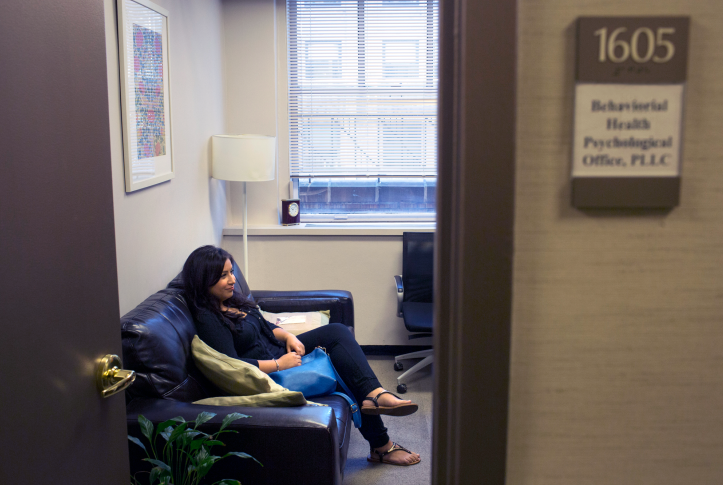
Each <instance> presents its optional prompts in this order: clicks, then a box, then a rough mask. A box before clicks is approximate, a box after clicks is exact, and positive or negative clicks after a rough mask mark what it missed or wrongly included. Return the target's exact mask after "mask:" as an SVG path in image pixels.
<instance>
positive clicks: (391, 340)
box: [223, 236, 432, 345]
mask: <svg viewBox="0 0 723 485" xmlns="http://www.w3.org/2000/svg"><path fill="white" fill-rule="evenodd" d="M223 246H224V248H225V249H226V250H228V251H229V252H230V253H231V254H233V255H234V257H235V258H236V260H237V262H238V263H239V265H241V266H243V240H242V238H240V237H238V236H227V237H225V238H224V244H223ZM401 246H402V237H401V236H336V237H335V236H295V237H279V236H252V237H249V274H250V276H251V278H250V280H251V283H250V285H251V288H252V289H254V288H255V289H259V290H329V289H340V290H348V291H351V293H352V296H353V297H354V321H355V336H356V339H357V341H358V342H359V343H360V344H361V345H410V344H411V345H431V343H432V342H431V339H430V338H421V339H415V340H413V341H411V342H410V341H409V339H408V336H409V332H407V330H406V329H405V328H404V323H403V321H402V319H401V318H398V317H397V316H396V314H397V297H396V287H395V286H394V275H395V274H401V273H402V251H401Z"/></svg>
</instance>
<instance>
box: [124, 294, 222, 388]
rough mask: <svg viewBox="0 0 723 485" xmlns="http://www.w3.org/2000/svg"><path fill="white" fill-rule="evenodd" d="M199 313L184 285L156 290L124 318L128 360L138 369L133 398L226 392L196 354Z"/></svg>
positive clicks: (126, 363) (133, 367)
mask: <svg viewBox="0 0 723 485" xmlns="http://www.w3.org/2000/svg"><path fill="white" fill-rule="evenodd" d="M195 334H196V327H195V325H194V324H193V318H192V317H191V313H190V311H189V310H188V307H187V306H186V302H185V300H184V299H183V296H182V293H181V291H180V290H178V289H165V290H161V291H159V292H157V293H154V294H153V295H151V296H150V297H148V298H147V299H146V300H145V301H144V302H143V303H141V304H140V305H138V306H137V307H136V308H134V309H133V310H131V311H130V312H128V313H127V314H126V315H124V316H123V317H122V318H121V337H122V339H123V364H124V367H125V368H126V369H131V370H134V371H136V374H137V377H136V381H135V383H134V384H133V385H132V386H131V387H129V388H128V391H127V394H126V396H127V397H128V399H129V400H130V399H134V398H136V397H157V398H162V399H170V400H174V401H188V402H192V401H198V400H200V399H205V398H207V397H212V396H218V395H223V394H224V393H223V392H221V391H220V390H219V389H218V388H216V387H215V386H214V385H213V384H211V383H210V382H209V381H208V380H207V379H206V378H205V377H204V376H203V374H201V373H200V372H199V371H198V369H196V366H195V364H194V363H193V359H192V357H191V341H192V340H193V336H194V335H195Z"/></svg>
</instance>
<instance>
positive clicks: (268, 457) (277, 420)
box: [126, 399, 342, 485]
mask: <svg viewBox="0 0 723 485" xmlns="http://www.w3.org/2000/svg"><path fill="white" fill-rule="evenodd" d="M126 411H127V419H128V434H129V435H130V436H134V437H137V438H140V439H141V440H142V441H144V442H145V441H146V440H145V438H143V435H142V433H141V430H140V427H139V425H138V415H139V414H142V415H143V416H144V417H146V418H147V419H149V420H150V421H151V422H153V423H154V425H157V424H158V423H161V422H163V421H165V420H167V419H170V418H172V417H175V416H182V417H183V418H184V419H186V420H193V419H195V418H196V416H197V415H198V414H199V413H200V412H201V411H205V412H210V413H215V414H216V416H215V417H214V418H212V419H211V420H210V421H208V422H207V423H205V424H203V425H202V426H199V429H200V430H202V431H204V432H206V433H213V432H215V431H216V430H217V429H218V427H219V426H220V424H221V422H222V421H223V418H224V417H225V416H226V415H227V414H229V413H233V412H238V413H242V414H246V415H249V416H251V417H250V418H242V419H239V420H237V421H234V422H233V423H231V424H230V425H229V427H228V428H227V429H230V430H233V431H237V433H225V434H223V435H221V437H220V439H221V441H223V443H224V444H225V445H226V446H225V447H223V448H221V447H217V448H214V449H213V453H214V454H217V455H222V454H224V453H225V452H228V451H242V452H245V453H248V454H249V455H251V456H253V457H254V458H256V459H257V460H259V461H260V462H261V463H262V465H263V467H261V466H259V465H258V464H257V463H256V462H254V461H253V460H248V459H240V458H236V457H229V458H226V459H224V460H221V461H219V462H218V463H217V464H215V465H214V467H213V468H212V469H211V472H210V473H209V475H208V481H209V483H213V482H215V481H217V480H221V479H223V478H232V479H236V480H239V481H241V482H242V483H248V484H270V485H271V484H278V483H292V482H293V483H294V484H309V485H312V484H322V483H323V484H328V485H340V484H341V480H342V476H341V470H340V461H339V460H340V458H339V438H338V433H337V420H336V417H335V415H334V410H333V409H332V408H331V407H325V406H324V407H321V406H319V407H316V406H299V407H288V408H270V407H241V406H206V405H200V404H193V403H187V402H180V401H168V400H164V399H135V400H133V401H131V402H130V403H128V406H127V409H126ZM129 451H130V457H131V473H136V472H138V471H139V470H149V469H150V466H149V465H148V464H147V463H146V462H143V461H141V460H142V459H143V458H145V454H144V453H143V450H141V448H140V447H138V446H137V445H135V444H133V443H130V442H129ZM142 475H143V474H139V476H142ZM146 476H147V475H146Z"/></svg>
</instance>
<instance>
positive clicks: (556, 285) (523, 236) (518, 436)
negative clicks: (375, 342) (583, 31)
mask: <svg viewBox="0 0 723 485" xmlns="http://www.w3.org/2000/svg"><path fill="white" fill-rule="evenodd" d="M518 5H519V37H518V38H519V59H518V66H519V73H518V76H519V77H518V112H517V116H518V122H517V127H518V133H517V195H516V224H515V231H516V235H515V263H514V264H515V271H514V304H513V312H514V315H513V330H512V333H513V335H512V370H511V372H512V379H511V408H510V428H509V456H508V483H509V484H514V485H523V484H524V485H527V484H536V485H537V484H550V485H553V484H554V485H586V484H656V485H662V484H681V485H682V484H716V483H723V460H722V459H721V457H722V456H723V433H722V432H721V430H723V408H722V407H721V404H722V403H723V385H721V375H723V327H722V326H721V324H722V323H723V312H722V310H723V305H722V303H723V277H721V274H722V269H723V245H721V242H720V241H721V239H722V236H723V190H721V187H723V170H721V166H720V162H721V153H723V136H722V134H723V116H721V112H722V111H723V90H722V89H721V75H723V36H721V27H723V8H721V4H720V2H719V0H639V1H629V0H611V1H608V2H600V1H597V0H575V1H572V0H547V1H545V2H541V1H532V0H520V1H519V2H518ZM580 15H689V16H690V17H691V36H690V41H691V42H690V53H689V63H688V65H689V71H688V84H687V92H686V100H685V119H684V130H685V133H684V146H683V165H682V176H683V184H682V193H681V204H680V206H679V207H677V208H676V209H674V210H673V211H672V212H670V213H668V214H664V213H639V214H632V213H622V212H617V213H597V214H593V213H584V212H581V211H578V210H575V209H573V208H571V207H570V202H569V201H570V184H569V172H570V143H571V122H572V119H571V116H572V109H573V66H574V61H573V54H574V37H573V35H574V21H575V18H576V17H578V16H580Z"/></svg>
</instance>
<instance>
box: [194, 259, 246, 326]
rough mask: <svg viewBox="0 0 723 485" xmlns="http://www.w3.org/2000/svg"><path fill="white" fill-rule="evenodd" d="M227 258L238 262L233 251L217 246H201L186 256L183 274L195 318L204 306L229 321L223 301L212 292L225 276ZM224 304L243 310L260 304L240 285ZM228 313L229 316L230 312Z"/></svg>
mask: <svg viewBox="0 0 723 485" xmlns="http://www.w3.org/2000/svg"><path fill="white" fill-rule="evenodd" d="M227 259H228V260H230V261H231V264H234V259H233V256H231V254H229V253H228V252H227V251H224V250H223V249H221V248H217V247H215V246H201V247H200V248H198V249H196V250H195V251H193V252H192V253H191V254H190V256H188V259H186V262H185V264H184V265H183V272H182V273H181V275H182V278H183V287H184V292H185V294H186V303H187V304H188V309H189V310H191V314H192V315H193V316H194V318H195V317H196V315H197V314H198V312H199V311H200V310H202V309H204V310H209V311H211V312H213V313H214V314H216V315H218V316H219V317H221V318H222V319H223V320H224V322H226V319H224V318H223V317H224V312H222V311H221V305H220V304H219V301H218V299H217V298H216V297H215V296H213V295H212V294H211V291H210V289H211V287H212V286H213V285H215V284H216V283H218V280H220V279H221V274H222V273H223V267H224V265H225V264H226V260H227ZM223 304H224V305H225V306H227V307H232V308H237V309H239V310H241V311H244V310H249V309H251V308H254V307H255V306H256V305H255V304H254V302H253V301H251V300H249V299H248V298H246V297H245V296H244V295H242V294H241V293H240V292H239V291H238V288H237V287H234V291H233V296H231V298H229V299H228V300H225V301H224V302H223ZM226 316H227V317H228V316H229V315H228V313H227V314H226ZM229 326H231V325H229Z"/></svg>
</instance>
